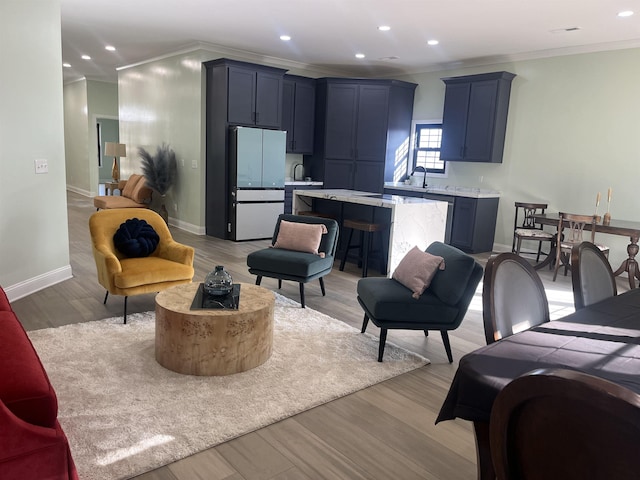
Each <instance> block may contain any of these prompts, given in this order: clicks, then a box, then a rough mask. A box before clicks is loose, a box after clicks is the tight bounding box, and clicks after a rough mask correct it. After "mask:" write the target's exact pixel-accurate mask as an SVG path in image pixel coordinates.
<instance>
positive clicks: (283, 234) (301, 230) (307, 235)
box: [273, 220, 327, 258]
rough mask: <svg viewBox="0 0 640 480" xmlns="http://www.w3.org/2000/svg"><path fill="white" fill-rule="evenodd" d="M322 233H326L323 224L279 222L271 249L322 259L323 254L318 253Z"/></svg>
mask: <svg viewBox="0 0 640 480" xmlns="http://www.w3.org/2000/svg"><path fill="white" fill-rule="evenodd" d="M324 233H327V227H326V226H325V225H324V224H323V223H298V222H287V221H286V220H281V221H280V228H279V229H278V237H277V238H276V243H274V244H273V248H284V249H286V250H295V251H297V252H305V253H313V254H315V255H318V256H320V257H321V258H324V253H322V252H321V253H318V248H319V247H320V242H321V241H322V235H323V234H324Z"/></svg>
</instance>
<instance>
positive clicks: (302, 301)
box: [300, 282, 304, 308]
mask: <svg viewBox="0 0 640 480" xmlns="http://www.w3.org/2000/svg"><path fill="white" fill-rule="evenodd" d="M300 305H302V308H304V283H302V282H300Z"/></svg>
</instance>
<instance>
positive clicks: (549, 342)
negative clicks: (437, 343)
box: [436, 289, 640, 480]
mask: <svg viewBox="0 0 640 480" xmlns="http://www.w3.org/2000/svg"><path fill="white" fill-rule="evenodd" d="M547 367H561V368H569V369H574V370H580V371H582V372H586V373H589V374H591V375H596V376H598V377H602V378H605V379H607V380H610V381H612V382H615V383H618V384H620V385H622V386H624V387H626V388H629V389H631V390H633V391H635V392H637V393H640V289H634V290H629V291H628V292H625V293H623V294H620V295H618V296H616V297H612V298H609V299H607V300H603V301H602V302H599V303H596V304H593V305H590V306H588V307H586V308H583V309H582V310H578V311H577V312H575V313H573V314H571V315H569V316H567V317H564V318H561V319H559V320H554V321H551V322H547V323H545V324H543V325H539V326H537V327H533V328H531V329H529V330H527V331H525V332H522V333H518V334H516V335H512V336H510V337H506V338H503V339H502V340H500V341H498V342H496V343H493V344H491V345H487V346H486V347H482V348H480V349H478V350H476V351H475V352H472V353H469V354H467V355H465V356H464V357H462V358H461V359H460V364H459V366H458V370H457V372H456V375H455V377H454V379H453V382H452V384H451V387H450V389H449V393H448V395H447V398H446V400H445V401H444V404H443V405H442V408H441V410H440V414H439V415H438V418H437V420H436V423H438V422H441V421H444V420H452V419H454V418H462V419H465V420H469V421H471V422H473V424H474V429H475V434H476V446H477V453H478V478H480V479H492V480H493V479H495V472H494V471H493V464H492V462H491V450H490V447H489V418H490V415H491V408H492V406H493V402H494V400H495V398H496V396H497V395H498V393H499V392H500V390H502V388H503V387H504V386H505V385H506V384H507V383H509V382H510V381H511V380H513V379H515V378H517V377H519V376H520V375H523V374H525V373H527V372H530V371H532V370H535V369H537V368H547Z"/></svg>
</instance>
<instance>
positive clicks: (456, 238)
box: [451, 197, 499, 253]
mask: <svg viewBox="0 0 640 480" xmlns="http://www.w3.org/2000/svg"><path fill="white" fill-rule="evenodd" d="M498 200H499V199H498V198H469V197H456V198H455V202H454V206H453V225H452V227H451V245H453V246H454V247H457V248H459V249H461V250H464V251H465V252H470V253H479V252H490V251H491V250H492V249H493V239H494V236H495V232H496V220H497V216H498Z"/></svg>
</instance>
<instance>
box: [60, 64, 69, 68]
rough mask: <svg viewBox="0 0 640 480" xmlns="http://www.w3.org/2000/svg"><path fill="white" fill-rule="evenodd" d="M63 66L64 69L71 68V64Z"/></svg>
mask: <svg viewBox="0 0 640 480" xmlns="http://www.w3.org/2000/svg"><path fill="white" fill-rule="evenodd" d="M62 66H63V67H64V68H71V64H70V63H63V64H62Z"/></svg>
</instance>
